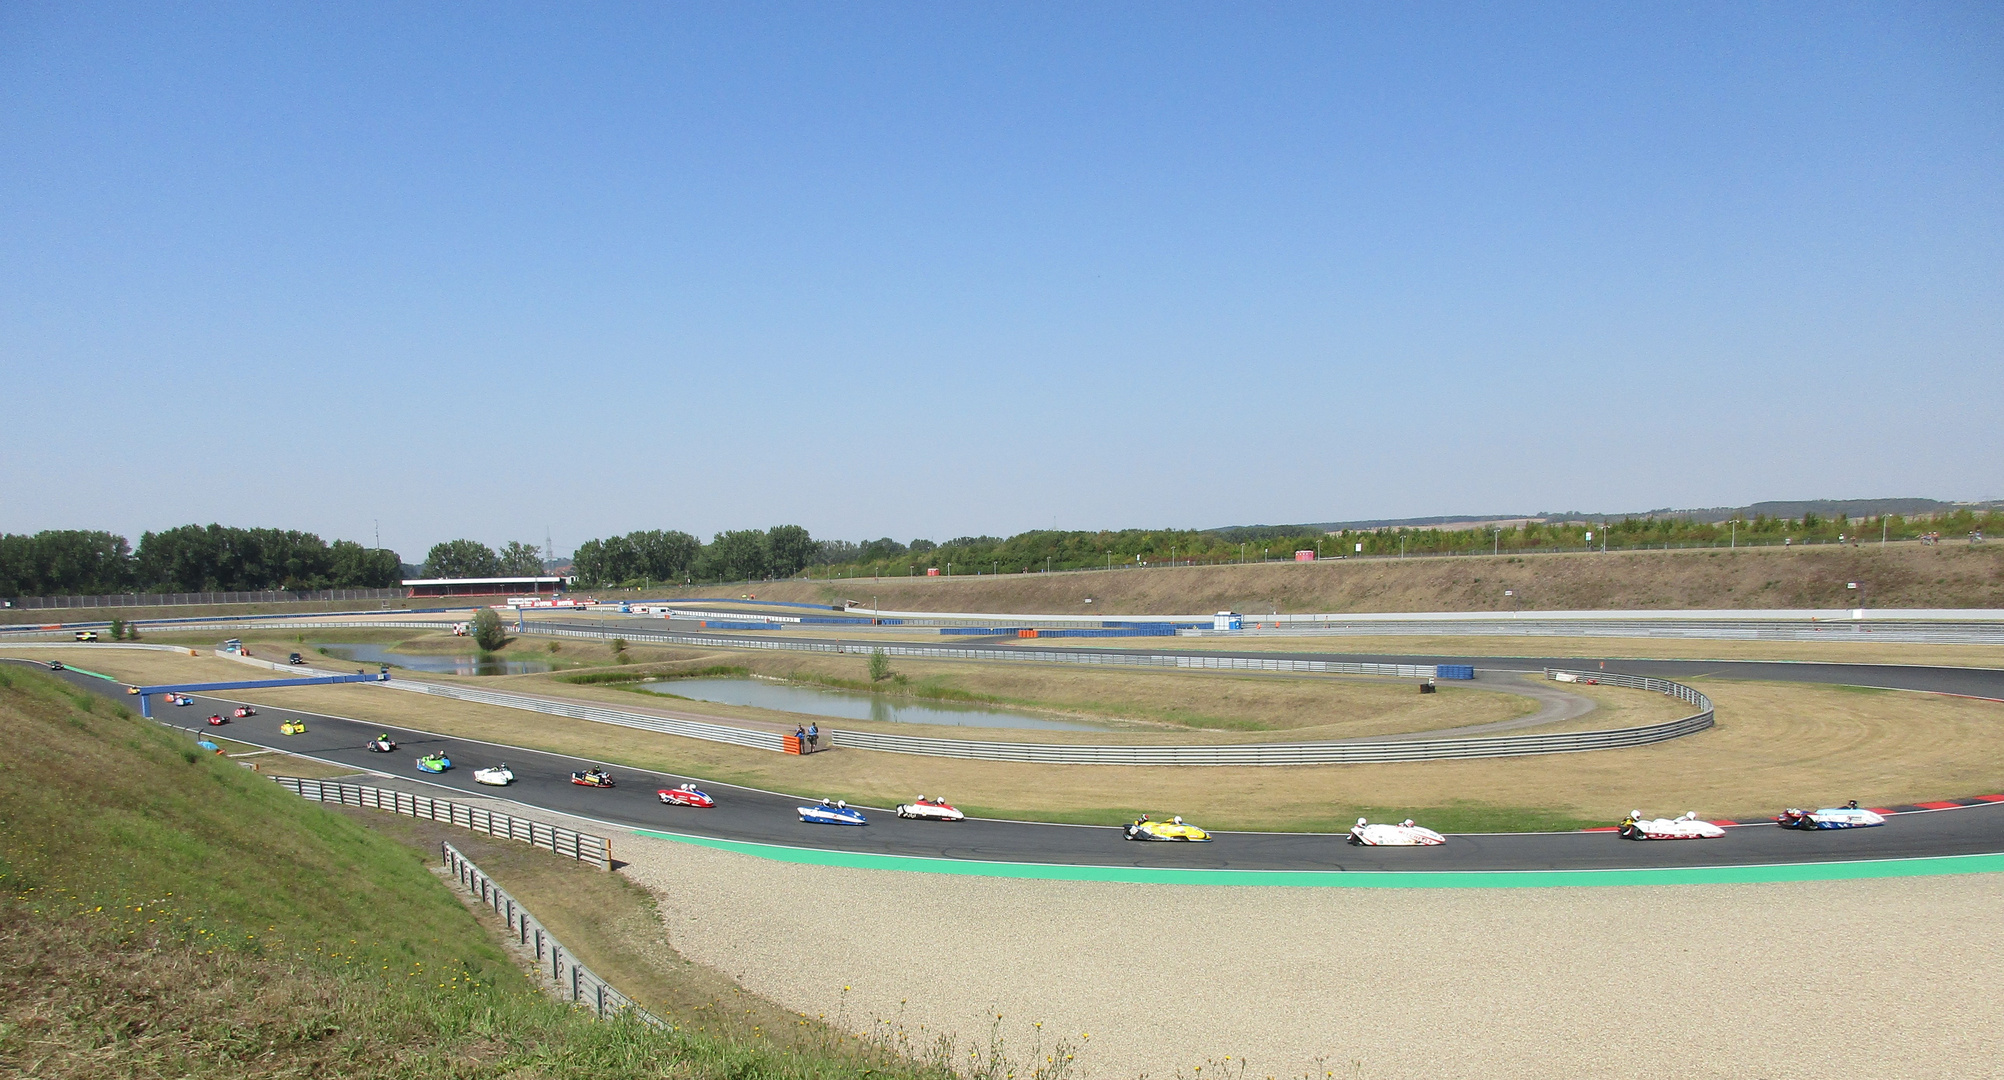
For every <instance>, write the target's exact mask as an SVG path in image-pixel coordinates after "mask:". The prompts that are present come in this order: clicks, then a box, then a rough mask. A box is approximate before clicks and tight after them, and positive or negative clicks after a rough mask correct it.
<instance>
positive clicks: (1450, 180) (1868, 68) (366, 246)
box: [0, 3, 2004, 558]
mask: <svg viewBox="0 0 2004 1080" xmlns="http://www.w3.org/2000/svg"><path fill="white" fill-rule="evenodd" d="M2000 128H2004V17H2000V15H1999V10H1998V9H1997V8H1995V7H1994V6H1984V5H1975V4H1970V5H1955V4H1945V5H1926V6H1920V5H1870V6H1866V5H1828V4H1807V3H1804V4H1792V5H1655V6H1644V5H1587V4H1572V5H1555V6H1533V5H1522V4H1511V5H1410V6H1402V7H1401V6H1390V5H1384V6H1367V5H1329V4H1302V5H1285V4H1268V5H1260V6H1249V7H1243V6H1242V7H1226V6H1221V5H1209V4H1159V5H1158V4H1150V5H1139V4H1136V5H1127V6H1119V5H1016V6H999V5H992V6H980V5H932V4H914V5H910V6H898V5H831V4H812V5H800V6H790V5H777V4H775V5H763V6H750V5H716V6H698V5H676V6H669V5H632V6H580V7H578V9H577V10H570V9H568V8H566V7H564V6H559V5H547V6H509V5H463V6H457V7H450V6H445V5H408V4H399V5H378V6H371V5H366V4H352V5H298V6H285V5H275V4H257V5H242V6H233V5H185V6H181V5H176V6H164V5H132V6H121V5H104V4H35V3H13V4H8V5H5V6H4V7H0V374H4V376H5V382H4V385H5V386H6V387H7V397H8V399H9V401H8V403H7V405H6V406H5V408H4V415H5V416H6V430H7V436H6V439H5V445H6V451H5V453H4V454H0V529H4V530H6V531H32V530H35V529H40V528H56V527H107V528H112V529H115V530H119V531H123V532H126V533H127V534H128V535H131V536H133V537H135V538H136V537H137V535H138V534H139V532H140V531H142V530H145V529H151V528H162V527H166V526H171V525H175V524H180V523H184V522H188V521H200V522H207V521H211V520H216V521H221V522H223V523H225V524H238V525H261V524H272V525H285V526H289V527H297V528H307V529H312V530H315V531H318V532H320V533H321V534H322V535H324V536H328V537H337V536H338V537H351V538H356V539H363V540H367V539H369V538H370V537H371V535H372V534H371V529H372V528H373V527H374V525H373V523H374V522H375V521H378V520H380V522H381V529H382V538H383V542H384V543H385V544H387V545H389V546H392V547H396V548H398V549H399V550H401V551H402V552H403V553H404V554H405V556H406V557H407V558H416V557H417V556H419V555H421V554H422V552H423V550H424V549H425V548H426V547H428V546H429V545H430V544H432V543H434V542H436V541H438V540H442V539H447V538H451V537H455V536H462V535H464V536H471V537H474V538H477V539H482V540H486V541H488V542H491V543H499V542H501V541H504V540H508V539H517V538H519V539H525V540H537V541H540V540H541V539H542V537H543V536H544V534H545V532H546V530H547V531H548V532H549V533H550V534H552V535H553V536H554V537H555V539H556V543H557V546H558V547H559V548H560V549H565V550H567V549H568V548H570V547H572V546H574V545H575V544H577V543H579V542H581V541H583V540H585V539H588V538H591V537H594V536H601V535H606V534H608V533H612V532H624V531H627V530H630V529H634V528H680V529H685V530H687V531H690V532H694V533H697V534H698V535H702V536H707V535H708V534H709V533H711V532H713V531H716V530H718V529H724V528H739V527H764V526H768V525H772V524H777V523H782V522H796V523H799V524H802V525H806V526H807V527H808V528H809V529H810V530H811V531H812V532H813V533H814V534H816V535H817V536H840V537H849V538H861V537H865V536H878V535H885V534H889V535H892V536H895V537H898V538H900V539H908V538H910V537H913V536H926V537H931V538H934V539H945V538H947V537H950V536H955V535H962V534H974V533H994V534H1007V533H1012V532H1017V531H1021V530H1024V529H1030V528H1041V527H1050V526H1051V525H1053V524H1055V525H1057V526H1058V527H1060V528H1097V527H1109V528H1119V527H1132V526H1197V527H1201V526H1212V525H1222V524H1236V523H1249V522H1298V521H1320V520H1333V519H1341V518H1363V517H1391V516H1413V515H1421V514H1432V513H1488V512H1513V513H1515V512H1529V511H1536V510H1539V509H1562V508H1581V509H1588V510H1621V509H1639V508H1646V507H1650V506H1665V505H1678V506H1684V505H1716V504H1731V503H1739V502H1746V501H1753V500H1758V499H1770V498H1818V497H1834V498H1851V497H1873V496H1882V495H1924V496H1931V497H1936V498H1992V497H2004V480H2000V477H2004V441H2000V439H1999V437H1998V436H1999V433H2000V424H1999V421H1998V417H1999V415H2000V406H2004V391H2001V390H2000V385H2004V380H2000V378H1999V372H2000V370H2004V348H2000V346H2004V230H2000V225H2004V139H2000V133H2001V132H2000Z"/></svg>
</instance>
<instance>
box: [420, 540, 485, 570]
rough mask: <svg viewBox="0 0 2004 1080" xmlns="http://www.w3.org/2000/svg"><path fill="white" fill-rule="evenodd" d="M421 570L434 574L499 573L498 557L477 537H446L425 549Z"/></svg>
mask: <svg viewBox="0 0 2004 1080" xmlns="http://www.w3.org/2000/svg"><path fill="white" fill-rule="evenodd" d="M424 572H425V576H427V577H435V578H479V577H500V576H501V557H500V556H499V555H496V554H494V549H493V548H490V547H488V546H487V545H486V544H483V543H481V542H480V541H478V540H448V541H446V542H445V543H443V544H435V545H433V546H432V549H431V551H430V552H428V553H426V555H425V557H424Z"/></svg>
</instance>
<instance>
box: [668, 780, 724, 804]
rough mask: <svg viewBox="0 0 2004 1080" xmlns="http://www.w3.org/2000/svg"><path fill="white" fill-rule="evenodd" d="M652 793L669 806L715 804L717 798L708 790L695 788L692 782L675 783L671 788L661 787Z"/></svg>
mask: <svg viewBox="0 0 2004 1080" xmlns="http://www.w3.org/2000/svg"><path fill="white" fill-rule="evenodd" d="M654 794H655V795H656V796H658V797H660V799H661V801H662V802H664V803H667V804H668V805H670V806H715V805H717V800H715V799H713V798H711V797H710V795H709V793H708V792H705V791H699V790H697V788H696V785H694V784H677V785H676V786H674V787H671V788H662V789H661V790H659V791H657V792H655V793H654Z"/></svg>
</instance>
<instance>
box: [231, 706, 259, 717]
mask: <svg viewBox="0 0 2004 1080" xmlns="http://www.w3.org/2000/svg"><path fill="white" fill-rule="evenodd" d="M230 715H231V716H234V717H236V718H237V719H239V720H242V719H243V718H244V717H246V716H256V715H257V710H256V709H253V708H251V707H250V706H248V705H239V706H237V707H236V708H235V709H234V710H232V711H231V712H230Z"/></svg>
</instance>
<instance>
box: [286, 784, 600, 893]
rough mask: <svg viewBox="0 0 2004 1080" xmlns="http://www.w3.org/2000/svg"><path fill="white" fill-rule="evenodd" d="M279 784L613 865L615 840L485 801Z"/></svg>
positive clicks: (320, 798)
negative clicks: (486, 804)
mask: <svg viewBox="0 0 2004 1080" xmlns="http://www.w3.org/2000/svg"><path fill="white" fill-rule="evenodd" d="M272 779H273V780H275V781H277V782H278V786H280V787H282V788H284V789H285V790H287V791H290V792H292V793H293V794H295V795H298V796H300V797H302V798H305V799H308V800H310V801H312V802H325V803H334V804H336V805H339V806H358V807H362V808H363V809H367V810H385V811H388V812H390V813H392V814H402V815H404V816H405V817H415V818H424V819H426V820H428V821H443V822H445V823H446V824H448V825H457V826H459V827H460V828H462V829H472V830H473V831H474V832H483V833H486V834H487V835H489V836H500V837H506V838H507V839H510V840H520V841H522V842H523V843H525V844H529V845H532V846H534V847H539V848H542V849H543V850H544V851H550V852H555V853H556V854H558V855H562V856H564V857H565V858H568V859H576V860H577V861H579V862H584V863H590V864H592V865H593V866H596V867H598V868H599V869H600V870H610V869H612V841H610V840H608V839H606V838H605V837H603V836H593V835H592V834H590V833H581V832H573V831H572V830H570V829H564V828H559V827H557V826H555V825H550V824H548V823H545V822H541V821H531V820H529V819H528V818H519V817H516V816H514V815H513V814H505V813H502V812H501V811H499V810H489V809H487V808H486V807H484V806H468V805H466V804H465V803H457V802H453V801H451V800H449V799H433V798H429V797H427V796H424V795H413V794H411V793H410V792H407V791H392V790H390V789H388V788H379V787H367V786H364V785H360V784H335V783H329V782H327V781H324V780H304V779H301V778H299V777H296V776H274V777H272Z"/></svg>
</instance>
